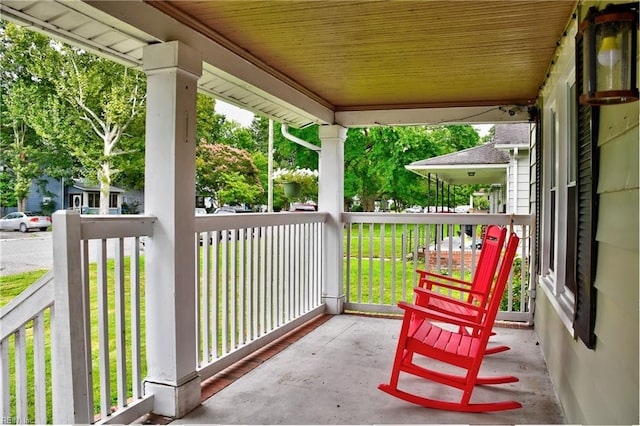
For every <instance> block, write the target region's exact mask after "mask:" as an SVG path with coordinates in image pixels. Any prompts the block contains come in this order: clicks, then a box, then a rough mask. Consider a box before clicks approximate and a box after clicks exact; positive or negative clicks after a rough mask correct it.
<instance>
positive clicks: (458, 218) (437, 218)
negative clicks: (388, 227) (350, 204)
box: [342, 212, 533, 226]
mask: <svg viewBox="0 0 640 426" xmlns="http://www.w3.org/2000/svg"><path fill="white" fill-rule="evenodd" d="M532 218H533V216H532V215H529V214H486V213H472V214H469V213H346V212H345V213H342V222H343V223H396V224H424V225H432V224H445V225H449V224H451V225H457V224H464V225H485V224H494V225H505V226H506V225H510V224H511V223H513V224H514V225H530V224H531V220H532Z"/></svg>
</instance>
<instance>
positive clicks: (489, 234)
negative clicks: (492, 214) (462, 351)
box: [415, 225, 509, 354]
mask: <svg viewBox="0 0 640 426" xmlns="http://www.w3.org/2000/svg"><path fill="white" fill-rule="evenodd" d="M506 233H507V230H506V229H505V228H501V227H499V226H497V225H491V226H489V227H488V228H487V230H486V233H485V236H484V240H483V242H482V249H481V251H480V256H479V258H478V263H477V268H476V271H475V274H474V276H473V280H472V281H471V282H467V281H463V280H460V279H457V278H454V277H450V276H446V275H441V274H436V273H433V272H428V271H422V270H417V271H416V272H417V273H418V274H420V280H419V282H418V287H417V288H416V289H415V293H416V299H415V304H416V305H418V306H422V307H424V308H428V309H432V310H435V311H437V312H440V313H442V314H446V315H454V316H456V317H458V318H462V319H465V320H468V321H473V322H480V321H481V320H482V318H483V316H484V314H485V312H486V308H487V301H488V295H489V291H490V290H491V285H492V284H493V281H494V277H495V273H496V269H497V267H498V261H499V260H500V253H501V251H502V248H503V245H504V240H505V237H506ZM438 289H448V290H452V291H458V292H460V293H461V295H462V296H463V297H460V298H455V297H450V296H447V295H444V294H442V293H441V292H439V291H438ZM460 331H461V332H462V333H465V332H467V330H466V329H465V328H464V327H461V328H460ZM508 349H509V347H508V346H504V345H501V346H494V347H490V348H488V349H487V352H486V353H487V354H494V353H498V352H503V351H506V350H508Z"/></svg>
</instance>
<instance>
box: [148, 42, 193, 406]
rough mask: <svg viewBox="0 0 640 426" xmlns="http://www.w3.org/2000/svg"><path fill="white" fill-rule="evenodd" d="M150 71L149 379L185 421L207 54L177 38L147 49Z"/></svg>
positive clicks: (157, 399) (157, 401)
mask: <svg viewBox="0 0 640 426" xmlns="http://www.w3.org/2000/svg"><path fill="white" fill-rule="evenodd" d="M144 71H145V73H146V74H147V119H146V120H147V121H146V148H145V162H146V164H145V167H146V170H145V200H144V209H145V213H146V214H152V215H154V216H156V217H157V218H158V220H157V222H156V223H155V227H154V230H153V237H152V238H148V240H147V243H146V244H145V260H146V264H145V275H146V277H145V282H146V284H145V296H146V327H147V336H146V337H147V377H146V378H145V392H146V393H153V394H154V412H155V413H157V414H161V415H164V416H170V417H182V416H183V415H185V414H186V413H188V412H189V411H191V410H192V409H193V408H194V407H196V406H197V405H199V404H200V377H199V376H198V374H197V372H196V355H197V354H196V333H195V330H196V324H195V319H196V309H195V308H196V304H195V298H196V294H195V281H194V280H195V270H194V265H195V251H194V230H193V229H194V217H195V213H194V212H195V150H196V145H195V129H196V93H197V92H196V89H197V82H198V78H200V75H201V74H202V58H201V56H200V54H199V53H198V52H197V51H195V50H193V49H191V48H189V47H188V46H186V45H185V44H182V43H180V42H177V41H172V42H168V43H163V44H155V45H151V46H148V47H146V48H145V50H144Z"/></svg>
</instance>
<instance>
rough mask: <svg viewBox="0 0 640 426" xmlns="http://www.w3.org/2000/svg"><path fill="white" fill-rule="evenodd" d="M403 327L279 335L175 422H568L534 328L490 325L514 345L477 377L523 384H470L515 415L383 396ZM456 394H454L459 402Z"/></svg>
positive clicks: (364, 325) (359, 324) (213, 382)
mask: <svg viewBox="0 0 640 426" xmlns="http://www.w3.org/2000/svg"><path fill="white" fill-rule="evenodd" d="M400 324H401V322H400V320H397V319H387V318H378V317H371V316H359V315H338V316H331V317H329V316H323V317H320V318H318V319H316V320H315V321H314V323H312V324H310V325H309V326H307V327H306V330H302V331H298V332H293V333H292V334H291V335H289V336H284V337H283V338H282V339H284V341H280V342H276V343H274V346H272V347H271V348H267V349H265V350H263V352H262V353H261V354H257V355H255V356H253V357H252V358H250V359H247V360H245V361H242V362H240V363H239V365H236V366H233V367H231V368H229V369H227V370H225V371H223V372H222V373H220V374H219V375H217V376H215V377H213V378H211V379H209V380H208V381H207V382H205V383H203V395H202V396H203V402H202V405H201V406H199V407H198V408H196V409H195V410H193V411H192V412H191V413H189V414H188V415H186V416H185V417H183V418H181V419H179V420H176V421H175V423H177V424H187V423H206V424H452V423H455V424H523V423H529V424H562V423H564V417H563V413H562V409H561V407H560V404H559V403H558V399H557V396H556V393H555V390H554V388H553V386H552V384H551V381H550V379H549V374H548V372H547V368H546V364H545V361H544V358H543V355H542V351H541V349H540V347H539V346H538V344H537V336H536V333H535V331H534V330H531V329H522V328H502V327H500V328H496V329H495V331H496V332H497V335H496V336H493V337H492V340H491V341H492V342H493V343H494V344H506V345H508V346H510V347H511V348H512V349H511V350H509V351H507V352H503V353H499V354H495V355H491V356H488V357H486V358H485V360H484V362H483V366H482V370H481V373H484V374H485V375H504V374H512V375H515V376H516V377H518V378H519V379H520V381H519V382H517V383H511V384H504V385H494V386H481V387H476V389H475V390H474V394H473V396H472V402H484V401H500V400H511V399H513V400H516V401H518V402H520V403H521V404H522V405H523V408H521V409H517V410H509V411H502V412H496V413H482V414H476V413H455V412H447V411H441V410H434V409H428V408H424V407H420V406H417V405H413V404H411V403H408V402H405V401H402V400H400V399H397V398H394V397H392V396H390V395H388V394H386V393H384V392H381V391H380V390H378V389H377V386H378V384H379V383H386V382H388V380H389V375H390V371H391V365H392V361H393V355H394V352H395V347H396V342H397V338H398V333H399V330H400ZM303 328H304V327H303ZM309 330H311V331H309ZM283 348H284V349H283ZM267 359H268V360H267ZM402 377H407V376H406V375H401V381H400V386H401V387H403V383H405V384H406V385H405V389H409V388H408V387H409V386H414V385H416V384H417V385H418V386H420V387H421V390H422V391H423V392H430V393H431V395H438V396H439V397H442V395H443V394H442V392H443V390H442V389H443V388H442V387H441V385H432V384H429V383H427V382H426V381H425V380H422V379H417V378H408V379H406V380H405V381H404V382H403V380H402ZM432 392H440V394H437V393H436V394H434V393H432ZM445 392H448V391H446V390H445ZM212 394H213V396H211V397H209V396H210V395H212ZM459 395H460V394H459V392H457V391H453V393H452V396H453V397H454V398H456V399H457V398H459Z"/></svg>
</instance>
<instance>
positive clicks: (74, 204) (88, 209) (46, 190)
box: [14, 176, 141, 214]
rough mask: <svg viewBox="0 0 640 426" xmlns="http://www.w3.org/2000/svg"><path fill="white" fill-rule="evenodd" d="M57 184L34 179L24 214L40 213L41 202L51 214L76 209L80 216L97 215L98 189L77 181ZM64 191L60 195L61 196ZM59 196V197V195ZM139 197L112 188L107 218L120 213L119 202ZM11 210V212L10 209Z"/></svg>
mask: <svg viewBox="0 0 640 426" xmlns="http://www.w3.org/2000/svg"><path fill="white" fill-rule="evenodd" d="M62 188H63V182H62V181H61V180H57V179H54V178H52V177H49V176H45V177H42V178H39V179H34V180H33V182H32V183H31V189H30V191H29V196H28V197H27V202H26V209H27V211H40V210H42V203H43V202H53V203H54V206H53V208H54V210H61V209H76V210H80V211H82V213H83V214H98V211H99V210H100V187H99V186H97V185H91V184H88V183H87V182H85V181H83V180H81V179H74V180H73V183H72V184H71V185H64V189H62ZM63 191H64V192H63ZM61 192H63V195H62V197H61V196H60V193H61ZM140 198H141V196H140V195H139V193H137V192H135V191H133V192H131V193H129V192H127V191H125V190H124V189H122V188H118V187H116V186H112V187H111V188H110V190H109V214H120V213H122V202H123V201H125V200H128V201H127V202H132V201H134V200H139V199H140ZM14 210H15V209H14Z"/></svg>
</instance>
